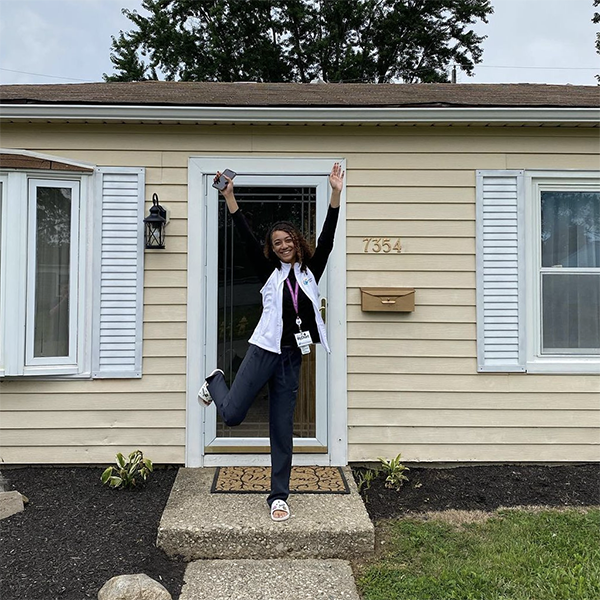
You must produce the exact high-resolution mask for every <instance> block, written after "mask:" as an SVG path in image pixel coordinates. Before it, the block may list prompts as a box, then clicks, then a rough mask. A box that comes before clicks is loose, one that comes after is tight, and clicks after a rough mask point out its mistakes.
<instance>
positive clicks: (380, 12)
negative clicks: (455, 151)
mask: <svg viewBox="0 0 600 600" xmlns="http://www.w3.org/2000/svg"><path fill="white" fill-rule="evenodd" d="M142 7H143V8H144V9H145V10H146V11H147V12H148V15H146V16H144V15H141V14H139V13H138V12H136V11H135V10H127V9H124V10H123V13H124V14H125V15H126V16H127V17H128V18H129V19H130V20H131V21H132V23H133V25H134V28H133V29H132V30H131V31H129V32H127V33H124V32H123V31H121V32H119V35H118V37H114V36H113V37H112V52H111V56H110V58H111V61H112V63H113V64H114V67H115V69H116V72H115V73H114V74H113V75H106V74H104V79H105V80H106V81H140V80H145V79H156V78H158V76H157V73H160V74H161V76H162V77H164V78H165V79H166V80H171V81H172V80H181V81H257V82H264V81H268V82H285V81H296V82H303V83H307V82H310V81H313V80H315V79H320V80H322V81H327V82H375V83H389V82H394V81H403V82H406V83H413V82H419V81H421V82H439V81H448V71H449V68H450V65H451V64H452V63H455V64H456V65H457V66H459V67H460V68H461V69H462V70H463V71H464V72H465V73H467V74H468V75H472V73H473V68H474V66H475V64H477V63H479V62H481V57H482V53H483V52H482V49H481V43H482V42H483V40H484V39H485V37H486V36H479V35H477V34H476V33H475V32H474V31H473V29H472V27H471V25H473V24H474V23H475V22H476V21H477V20H481V21H483V22H484V23H487V17H488V15H490V14H491V13H492V12H493V8H492V5H491V0H143V1H142Z"/></svg>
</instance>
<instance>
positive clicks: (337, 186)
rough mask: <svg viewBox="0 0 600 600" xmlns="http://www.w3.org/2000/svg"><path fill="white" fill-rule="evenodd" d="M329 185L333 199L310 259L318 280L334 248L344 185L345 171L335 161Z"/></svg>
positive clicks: (311, 267)
mask: <svg viewBox="0 0 600 600" xmlns="http://www.w3.org/2000/svg"><path fill="white" fill-rule="evenodd" d="M329 185H330V186H331V199H330V201H329V210H328V211H327V216H326V217H325V222H324V223H323V229H322V230H321V234H320V235H319V239H318V240H317V247H316V248H315V252H314V254H313V256H312V258H311V260H310V270H311V271H312V272H313V273H314V275H315V277H316V279H317V281H319V279H321V276H322V275H323V271H325V267H326V266H327V259H328V258H329V255H330V254H331V251H332V250H333V238H334V236H335V229H336V226H337V221H338V215H339V212H340V211H339V208H340V201H341V195H342V187H343V185H344V171H343V170H342V167H341V165H340V164H339V163H335V164H334V165H333V168H332V169H331V173H330V175H329Z"/></svg>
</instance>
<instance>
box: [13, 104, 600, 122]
mask: <svg viewBox="0 0 600 600" xmlns="http://www.w3.org/2000/svg"><path fill="white" fill-rule="evenodd" d="M2 119H3V120H6V121H27V120H32V119H33V120H36V119H39V120H68V121H69V122H74V121H111V120H114V121H130V122H138V123H139V122H142V123H144V122H158V123H168V122H173V123H207V124H214V123H260V124H270V123H273V124H288V123H290V124H291V123H335V124H340V123H349V124H350V123H392V124H393V123H399V124H407V123H479V124H488V123H490V124H499V125H502V124H507V123H520V124H522V123H531V124H532V125H539V124H540V123H545V124H563V123H564V124H569V125H578V124H581V125H585V126H592V127H598V126H599V122H600V109H598V108H546V107H535V108H530V107H527V108H521V107H517V108H506V107H502V108H490V107H484V108H364V107H361V108H356V107H353V108H341V107H275V106H267V107H257V106H249V107H248V106H245V107H237V106H147V105H138V106H124V105H110V104H109V105H80V104H53V105H42V104H5V105H3V106H2Z"/></svg>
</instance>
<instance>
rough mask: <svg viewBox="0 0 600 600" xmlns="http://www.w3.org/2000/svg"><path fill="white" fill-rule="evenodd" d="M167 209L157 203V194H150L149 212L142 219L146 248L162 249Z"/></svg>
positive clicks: (163, 246)
mask: <svg viewBox="0 0 600 600" xmlns="http://www.w3.org/2000/svg"><path fill="white" fill-rule="evenodd" d="M166 224H167V211H166V210H165V209H164V208H163V207H162V206H161V205H160V204H159V203H158V194H152V206H151V207H150V214H149V215H148V216H147V217H146V218H145V219H144V240H145V242H146V248H147V249H148V250H164V248H165V226H166Z"/></svg>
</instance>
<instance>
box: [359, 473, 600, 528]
mask: <svg viewBox="0 0 600 600" xmlns="http://www.w3.org/2000/svg"><path fill="white" fill-rule="evenodd" d="M357 473H358V470H355V471H354V475H355V479H357ZM405 475H406V476H407V477H408V481H405V482H404V484H403V486H402V487H401V489H400V491H399V492H397V491H396V490H393V489H389V488H387V487H385V478H384V477H383V476H378V477H377V478H376V479H375V480H374V481H373V483H372V484H371V487H370V489H368V490H365V489H363V490H362V491H361V495H362V497H363V500H365V506H366V507H367V511H368V513H369V516H370V517H371V519H372V520H374V521H377V520H380V519H390V518H393V517H399V516H402V515H404V514H406V513H422V512H428V511H441V510H448V509H456V510H482V511H493V510H496V509H497V508H500V507H510V506H534V505H535V506H539V505H543V506H552V507H558V506H597V505H600V463H594V464H585V465H561V466H537V465H493V466H473V467H471V466H469V467H454V468H448V469H431V468H419V467H413V468H411V469H410V470H409V471H406V472H405Z"/></svg>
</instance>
